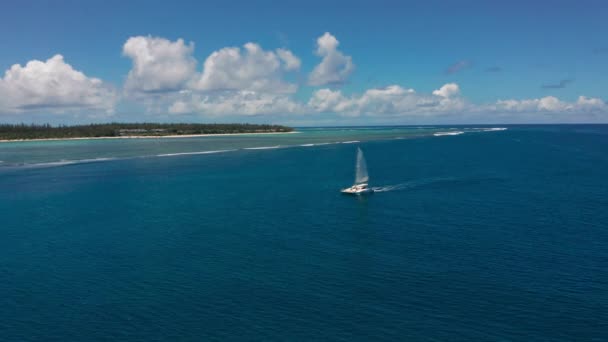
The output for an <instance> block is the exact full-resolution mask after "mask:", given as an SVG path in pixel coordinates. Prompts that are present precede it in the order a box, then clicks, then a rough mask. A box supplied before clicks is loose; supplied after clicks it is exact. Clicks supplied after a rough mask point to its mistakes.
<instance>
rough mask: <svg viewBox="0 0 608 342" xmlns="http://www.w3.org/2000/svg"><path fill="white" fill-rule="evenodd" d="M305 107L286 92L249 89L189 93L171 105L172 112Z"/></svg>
mask: <svg viewBox="0 0 608 342" xmlns="http://www.w3.org/2000/svg"><path fill="white" fill-rule="evenodd" d="M302 110H303V107H302V105H300V104H299V103H297V102H294V101H292V99H291V98H290V97H289V96H287V95H285V94H272V93H263V92H255V91H250V90H240V91H224V92H217V93H213V94H198V93H195V94H189V95H188V96H185V97H184V98H182V99H179V100H177V101H175V102H174V103H173V104H172V105H171V106H170V107H169V112H170V113H171V114H185V113H199V114H203V115H209V116H224V115H228V116H230V115H246V116H249V115H267V114H290V113H299V112H302Z"/></svg>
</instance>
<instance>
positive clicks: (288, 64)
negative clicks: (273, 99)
mask: <svg viewBox="0 0 608 342" xmlns="http://www.w3.org/2000/svg"><path fill="white" fill-rule="evenodd" d="M299 67H300V59H298V58H297V57H296V56H295V55H294V54H293V53H292V52H291V51H289V50H284V49H277V51H276V52H274V51H265V50H264V49H262V48H261V47H260V46H259V45H258V44H255V43H247V44H245V45H244V46H243V49H240V48H238V47H227V48H223V49H220V50H218V51H215V52H213V53H212V54H211V55H210V56H209V57H207V60H205V64H204V69H203V73H202V74H201V75H200V78H198V79H197V80H195V82H193V83H192V88H193V89H196V90H204V91H211V90H248V91H256V92H269V93H293V92H295V91H296V90H297V86H296V85H295V84H290V83H287V82H285V81H284V80H283V76H284V71H290V70H296V69H298V68H299Z"/></svg>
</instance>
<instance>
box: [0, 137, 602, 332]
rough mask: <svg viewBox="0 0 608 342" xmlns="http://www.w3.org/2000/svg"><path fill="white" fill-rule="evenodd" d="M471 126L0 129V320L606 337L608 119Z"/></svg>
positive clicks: (23, 327)
mask: <svg viewBox="0 0 608 342" xmlns="http://www.w3.org/2000/svg"><path fill="white" fill-rule="evenodd" d="M474 128H475V127H453V128H450V127H433V128H429V127H423V128H411V127H398V128H392V127H389V128H377V127H372V128H368V129H351V128H339V129H302V130H301V131H302V133H297V134H289V135H275V136H242V137H238V138H237V137H205V138H187V139H149V140H148V139H137V140H135V139H134V140H127V141H125V140H90V141H60V142H56V141H53V142H24V143H21V142H20V143H9V144H0V160H2V161H4V162H3V163H0V165H3V166H1V167H0V217H2V223H1V224H0V233H1V234H2V239H0V293H1V294H2V296H1V298H2V299H1V300H2V303H1V304H2V305H0V331H1V332H2V336H3V339H6V340H15V341H31V340H45V341H52V340H56V341H66V340H104V339H105V340H146V341H149V340H195V341H199V340H210V339H219V340H252V339H256V340H261V339H264V340H349V341H350V340H362V341H368V340H391V341H395V340H522V341H523V340H525V341H529V340H547V341H548V340H551V341H556V340H564V341H571V340H599V341H601V340H603V339H604V340H605V338H606V336H607V335H606V331H607V326H606V322H608V290H607V289H608V276H607V273H606V272H605V270H606V269H608V249H606V246H607V244H608V213H607V212H606V209H605V208H607V207H608V180H607V179H606V175H608V152H606V151H607V150H606V146H608V126H509V127H508V129H507V130H503V131H488V130H486V131H482V130H476V129H474ZM486 128H487V127H486ZM452 131H454V132H455V131H464V132H465V133H464V134H460V135H441V136H434V134H435V133H437V132H452ZM235 138H236V139H235ZM400 138H406V139H400ZM410 138H411V139H410ZM351 141H358V142H356V143H349V144H343V143H338V142H351ZM326 143H328V144H326ZM275 146H278V147H277V148H274V147H275ZM357 146H360V147H361V148H362V149H363V150H364V152H365V154H366V159H367V162H368V167H369V173H370V178H371V181H370V185H371V186H373V187H375V189H377V190H378V191H377V193H375V194H373V195H371V196H367V197H360V198H358V197H349V196H345V195H342V194H340V193H339V189H340V188H343V187H345V186H349V185H351V183H352V180H353V177H354V174H353V173H354V162H355V150H356V147H357ZM261 147H264V148H265V149H251V148H261ZM270 147H273V148H270ZM219 150H228V151H223V152H217V153H208V152H210V151H219ZM159 155H165V156H163V157H159ZM99 158H108V159H107V160H99ZM53 163H54V164H53ZM51 166H52V167H51Z"/></svg>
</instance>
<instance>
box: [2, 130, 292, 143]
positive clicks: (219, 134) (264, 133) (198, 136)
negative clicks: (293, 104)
mask: <svg viewBox="0 0 608 342" xmlns="http://www.w3.org/2000/svg"><path fill="white" fill-rule="evenodd" d="M294 133H300V132H298V131H291V132H251V133H211V134H176V135H158V136H154V135H148V136H146V135H124V136H118V137H75V138H43V139H0V143H10V142H28V141H33V142H36V141H62V140H65V141H69V140H104V139H176V138H200V137H220V136H231V135H233V136H240V135H266V134H294Z"/></svg>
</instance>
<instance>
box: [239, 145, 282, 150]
mask: <svg viewBox="0 0 608 342" xmlns="http://www.w3.org/2000/svg"><path fill="white" fill-rule="evenodd" d="M280 147H281V145H275V146H260V147H245V148H244V150H274V149H276V148H280Z"/></svg>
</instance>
